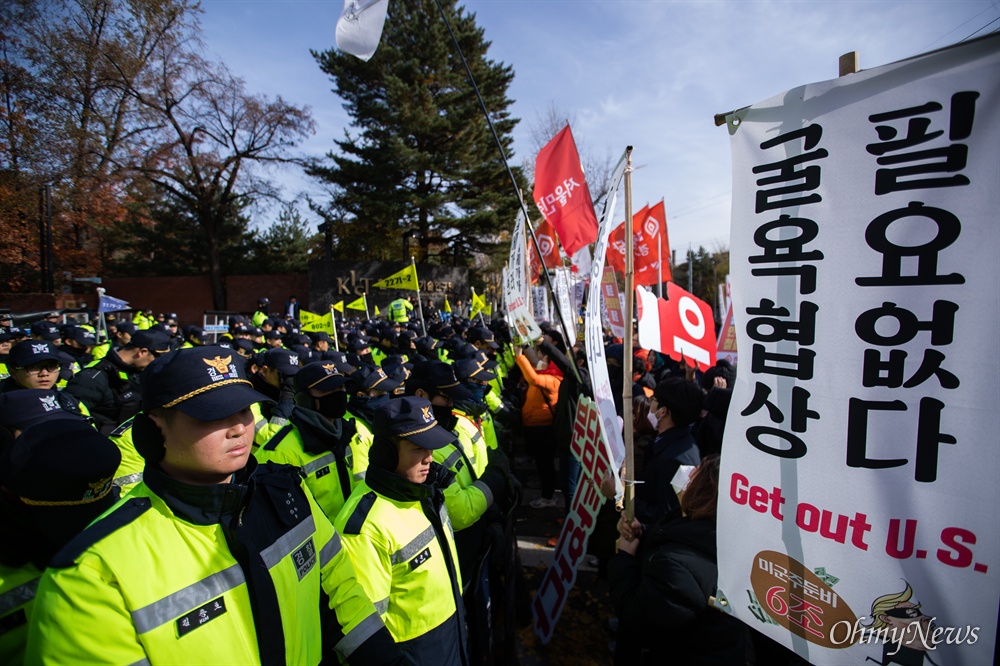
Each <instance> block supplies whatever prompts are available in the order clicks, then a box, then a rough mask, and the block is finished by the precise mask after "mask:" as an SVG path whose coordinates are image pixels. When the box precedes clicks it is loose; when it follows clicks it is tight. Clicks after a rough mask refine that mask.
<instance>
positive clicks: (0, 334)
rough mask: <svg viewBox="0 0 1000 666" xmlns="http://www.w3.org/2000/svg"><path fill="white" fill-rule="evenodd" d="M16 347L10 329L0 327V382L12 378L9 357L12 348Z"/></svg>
mask: <svg viewBox="0 0 1000 666" xmlns="http://www.w3.org/2000/svg"><path fill="white" fill-rule="evenodd" d="M13 345H14V335H13V334H12V333H11V332H10V329H9V328H4V327H0V381H3V380H4V379H7V378H8V377H10V371H9V370H7V357H8V356H9V355H10V348H11V347H12V346H13Z"/></svg>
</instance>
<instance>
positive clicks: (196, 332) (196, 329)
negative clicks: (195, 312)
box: [181, 324, 205, 349]
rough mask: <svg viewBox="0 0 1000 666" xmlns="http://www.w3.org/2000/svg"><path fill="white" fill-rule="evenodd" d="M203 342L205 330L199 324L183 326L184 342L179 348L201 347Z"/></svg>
mask: <svg viewBox="0 0 1000 666" xmlns="http://www.w3.org/2000/svg"><path fill="white" fill-rule="evenodd" d="M204 344H205V330H204V329H203V328H202V327H201V326H195V325H194V324H192V325H190V326H185V327H184V344H182V345H181V349H190V348H191V347H201V346H202V345H204Z"/></svg>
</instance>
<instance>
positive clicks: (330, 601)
mask: <svg viewBox="0 0 1000 666" xmlns="http://www.w3.org/2000/svg"><path fill="white" fill-rule="evenodd" d="M234 357H235V353H234V352H233V351H232V350H231V349H226V348H223V347H217V346H206V347H199V348H195V349H187V350H183V349H182V350H179V351H175V352H171V353H169V354H166V355H164V356H162V357H160V358H158V359H157V360H156V361H154V362H153V363H151V364H150V365H149V367H147V368H146V369H145V370H144V371H143V377H142V403H143V409H144V411H143V412H142V413H140V414H138V415H136V417H135V419H134V421H133V437H134V440H135V444H136V447H137V448H138V450H139V451H140V453H142V454H143V456H144V457H145V459H146V468H145V470H144V472H143V481H142V482H141V483H140V484H138V485H137V486H136V487H135V488H134V489H133V490H132V492H131V493H130V495H129V496H128V498H126V499H124V500H122V501H121V502H119V503H118V504H117V505H116V506H115V507H114V508H113V509H112V510H111V511H109V512H108V513H106V514H105V515H104V516H103V517H101V518H100V519H99V520H97V521H96V522H95V523H93V524H92V525H91V526H90V527H88V528H87V529H86V530H84V531H83V532H82V533H81V534H80V535H79V536H78V537H77V538H75V539H74V540H73V541H71V542H70V543H69V544H68V545H67V546H66V547H65V548H64V549H63V550H62V551H61V552H60V553H59V554H57V555H56V557H55V558H54V559H53V560H52V562H51V564H50V567H49V569H48V570H46V572H45V574H44V575H43V576H42V580H41V582H40V584H39V586H38V592H37V596H36V604H35V613H34V615H33V616H32V618H31V621H30V624H29V628H28V645H27V652H26V662H27V663H29V664H40V663H94V662H102V663H104V662H108V663H120V664H135V663H153V664H155V663H195V662H199V663H241V664H318V663H320V661H321V660H322V659H323V658H324V657H329V658H332V657H333V656H334V654H336V655H337V656H339V657H341V658H343V659H346V660H347V661H348V663H386V662H393V661H398V659H399V658H400V655H399V652H398V649H397V648H396V647H395V645H394V644H393V642H392V640H391V636H390V635H389V633H388V632H387V630H386V628H385V626H384V624H383V622H382V620H381V618H380V617H379V616H378V614H377V613H376V612H375V608H374V606H373V605H372V603H371V601H370V600H369V599H368V597H367V596H366V595H365V593H364V591H363V590H362V588H361V587H360V586H359V585H358V582H357V579H356V576H355V573H354V567H353V565H352V564H351V561H350V559H349V557H348V556H347V553H346V552H345V551H344V550H343V549H342V548H341V542H340V537H339V535H338V534H337V533H336V531H334V529H333V526H332V525H331V524H330V522H329V521H328V520H327V518H326V517H325V516H324V515H323V512H322V511H320V510H319V507H318V506H317V505H316V503H315V501H314V500H313V498H312V496H311V495H310V494H309V493H308V491H307V490H306V489H305V488H304V487H303V484H302V481H301V478H300V477H299V473H298V470H297V468H294V467H291V466H287V465H276V464H274V463H263V464H260V465H258V464H257V461H256V460H255V459H254V458H253V456H252V455H251V454H250V449H251V444H252V441H253V416H252V414H251V412H250V409H249V407H250V405H251V404H253V403H255V402H258V401H260V400H262V399H263V396H261V395H260V394H259V393H257V392H256V391H254V390H253V388H252V387H251V384H250V382H249V381H247V379H246V376H245V373H244V371H243V368H242V367H241V366H242V362H241V361H240V359H238V358H234ZM323 593H325V596H323ZM321 596H322V599H321ZM68 628H71V629H68Z"/></svg>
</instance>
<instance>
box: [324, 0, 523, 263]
mask: <svg viewBox="0 0 1000 666" xmlns="http://www.w3.org/2000/svg"><path fill="white" fill-rule="evenodd" d="M441 4H442V6H443V7H444V11H445V13H446V15H447V16H448V21H449V23H450V24H451V26H452V29H453V30H454V32H455V34H456V37H457V39H458V42H459V44H460V45H461V49H462V52H463V53H464V54H465V57H466V59H467V60H468V62H469V67H470V68H471V70H472V73H473V76H474V78H475V80H476V83H477V84H478V87H479V90H480V92H481V94H482V96H483V99H484V100H485V102H486V106H487V108H488V109H489V112H490V114H491V119H492V120H493V123H494V125H495V127H496V130H497V134H498V135H499V137H500V140H501V143H502V144H503V147H504V152H505V153H506V154H507V155H508V156H510V155H511V146H512V143H513V139H512V137H511V131H512V130H513V128H514V126H515V125H516V124H517V122H518V120H517V119H516V118H512V117H511V115H510V113H509V111H508V108H509V106H510V104H511V100H510V99H509V98H508V97H507V89H508V87H509V86H510V83H511V81H512V80H513V76H514V73H513V71H512V70H511V68H510V67H509V66H505V65H503V64H502V63H497V62H494V61H493V60H490V59H489V58H488V57H487V51H488V49H489V46H490V43H489V42H488V41H487V40H486V39H485V37H484V34H483V30H482V29H481V28H479V27H477V26H476V22H475V15H474V14H470V13H467V12H466V11H465V10H464V8H461V7H456V3H455V1H454V0H442V3H441ZM313 56H314V57H315V58H316V60H317V62H318V63H319V66H320V69H322V71H323V72H325V73H326V74H328V75H329V76H330V77H331V79H332V80H333V82H334V83H335V86H336V87H335V91H336V93H337V94H338V95H339V96H340V97H341V98H342V99H343V100H344V108H345V109H346V110H347V112H348V113H349V114H350V115H351V118H352V127H351V128H350V129H349V130H347V131H346V132H345V138H344V139H343V140H339V141H336V142H335V143H336V145H337V150H336V151H333V152H331V153H329V154H328V155H327V159H326V160H325V161H323V162H316V163H314V164H312V165H311V167H310V168H308V170H307V171H308V173H309V174H310V175H312V176H314V177H315V178H317V179H318V180H320V181H321V182H323V183H324V184H325V185H326V186H327V187H328V188H329V191H330V195H331V197H330V202H329V203H328V204H326V205H316V204H315V203H314V204H313V207H314V210H316V211H317V212H319V213H320V215H322V216H323V218H324V219H325V220H326V222H327V223H328V224H329V225H331V229H332V233H333V238H334V247H333V253H334V256H335V258H342V259H347V258H350V259H371V260H394V259H395V260H399V259H406V258H408V257H405V256H403V248H404V247H407V248H408V249H409V250H410V251H411V252H412V254H413V255H414V256H416V257H418V258H419V259H420V260H429V261H431V262H435V263H440V264H452V265H456V266H474V265H476V264H477V263H479V260H478V259H477V258H481V257H483V256H496V255H498V254H502V253H503V252H506V248H507V245H508V243H509V237H508V235H507V234H509V228H510V227H512V226H513V220H514V216H515V214H516V211H517V208H518V203H517V197H516V195H515V194H514V192H513V190H512V188H511V185H510V179H509V177H508V176H507V172H506V169H505V167H504V165H503V161H502V160H501V159H500V156H499V153H498V151H497V148H496V145H495V141H494V140H493V137H492V134H491V133H490V130H489V126H488V124H487V122H486V119H485V118H484V117H483V114H482V110H481V107H480V106H479V103H478V101H477V99H476V96H475V93H474V91H473V89H472V85H471V84H470V82H469V80H468V78H467V74H466V72H465V69H464V67H463V65H462V62H461V59H460V58H459V56H458V54H457V53H456V52H455V49H454V46H453V44H452V42H451V38H450V37H449V35H448V30H447V27H446V25H445V24H444V22H443V21H442V19H441V16H440V14H439V12H438V10H437V6H436V4H435V3H434V2H433V1H432V0H399V1H397V2H393V3H391V4H390V6H389V16H388V19H387V20H386V24H385V30H384V32H383V34H382V41H381V43H380V45H379V48H378V51H377V52H376V53H375V56H374V57H373V58H372V59H371V60H369V61H368V62H363V61H361V60H359V59H357V58H355V57H354V56H351V55H348V54H345V53H342V52H339V51H336V50H334V49H331V50H329V51H325V52H322V53H317V52H313ZM515 177H516V178H518V181H519V184H520V187H521V188H522V189H523V190H524V189H526V187H525V184H524V179H523V176H522V175H521V172H520V169H516V176H515Z"/></svg>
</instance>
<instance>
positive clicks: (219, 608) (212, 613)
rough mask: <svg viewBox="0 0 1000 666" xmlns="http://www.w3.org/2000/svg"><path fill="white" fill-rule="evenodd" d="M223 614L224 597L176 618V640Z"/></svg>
mask: <svg viewBox="0 0 1000 666" xmlns="http://www.w3.org/2000/svg"><path fill="white" fill-rule="evenodd" d="M225 613H226V600H225V598H224V597H219V598H218V599H213V600H212V601H209V602H208V603H207V604H205V605H204V606H201V607H199V608H195V609H194V610H193V611H191V612H189V613H188V614H186V615H182V616H181V617H179V618H177V638H183V637H184V636H185V635H186V634H189V633H191V632H192V631H194V630H195V629H197V628H198V627H200V626H201V625H203V624H206V623H208V622H211V621H212V620H214V619H215V618H217V617H219V616H220V615H224V614H225Z"/></svg>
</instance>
